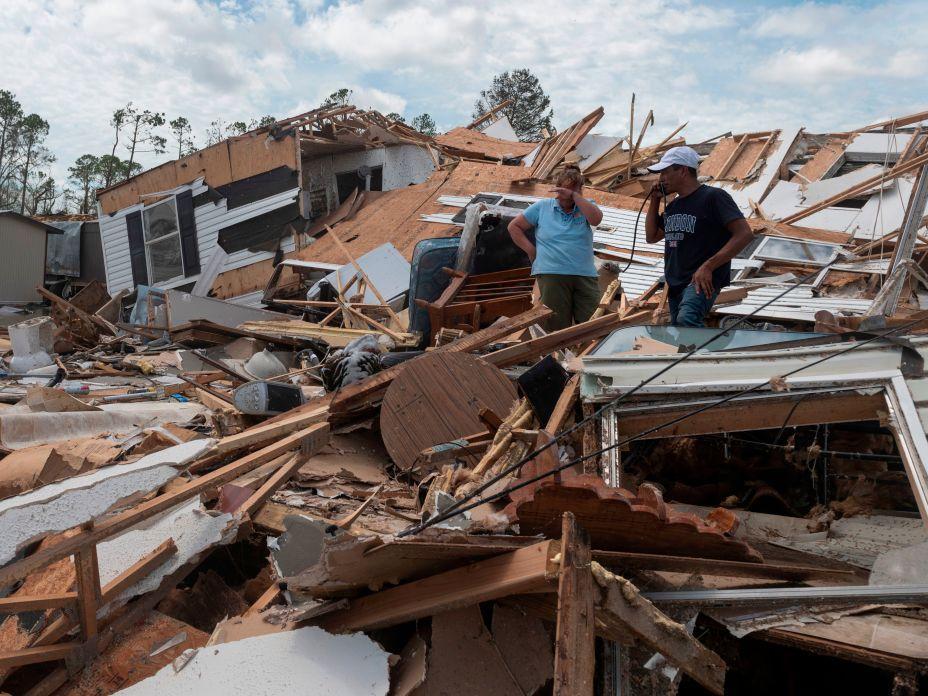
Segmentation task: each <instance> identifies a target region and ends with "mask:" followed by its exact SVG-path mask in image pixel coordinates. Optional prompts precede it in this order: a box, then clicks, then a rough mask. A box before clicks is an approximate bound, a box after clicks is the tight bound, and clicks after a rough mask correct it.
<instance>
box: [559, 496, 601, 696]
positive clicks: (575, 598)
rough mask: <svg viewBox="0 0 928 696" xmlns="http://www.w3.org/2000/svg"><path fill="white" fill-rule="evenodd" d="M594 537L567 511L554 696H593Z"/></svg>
mask: <svg viewBox="0 0 928 696" xmlns="http://www.w3.org/2000/svg"><path fill="white" fill-rule="evenodd" d="M590 561H591V558H590V538H589V536H588V535H587V534H586V532H584V531H583V529H581V528H580V526H579V525H578V524H577V520H576V518H575V517H574V515H573V513H571V512H565V513H564V518H563V524H562V527H561V569H560V574H559V575H560V577H559V578H558V586H557V627H556V632H555V648H554V696H593V673H594V671H595V669H594V668H595V655H596V646H595V639H596V634H595V626H594V616H595V613H594V609H593V574H592V573H591V572H590Z"/></svg>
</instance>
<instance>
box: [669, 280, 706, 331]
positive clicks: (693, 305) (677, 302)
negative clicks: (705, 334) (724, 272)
mask: <svg viewBox="0 0 928 696" xmlns="http://www.w3.org/2000/svg"><path fill="white" fill-rule="evenodd" d="M718 296H719V291H718V290H716V291H715V292H714V293H713V294H712V297H706V296H705V295H704V294H702V293H700V292H697V291H696V286H695V285H687V286H686V287H684V288H683V289H682V290H679V289H676V288H672V289H671V290H670V296H669V297H668V298H667V301H668V304H669V305H670V323H671V324H673V325H674V326H705V325H706V315H707V314H708V313H709V310H710V309H712V304H713V303H714V302H715V298H716V297H718Z"/></svg>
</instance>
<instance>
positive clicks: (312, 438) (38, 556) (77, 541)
mask: <svg viewBox="0 0 928 696" xmlns="http://www.w3.org/2000/svg"><path fill="white" fill-rule="evenodd" d="M328 433H329V425H328V423H317V424H315V425H311V426H310V427H308V428H306V429H304V430H300V431H298V432H296V433H293V434H292V435H289V436H288V437H285V438H283V439H281V440H279V441H277V442H274V443H272V444H270V445H268V446H266V447H264V448H262V449H260V450H258V451H256V452H252V453H251V454H248V455H246V456H244V457H242V458H241V459H238V460H236V461H234V462H230V463H229V464H226V465H225V466H223V467H220V468H219V469H216V470H215V471H213V472H210V473H208V474H205V475H204V476H201V477H199V478H197V479H194V480H192V481H190V482H189V483H187V484H185V485H183V486H181V487H180V488H177V489H175V490H173V491H171V492H169V493H165V494H163V495H159V496H157V497H155V498H152V499H151V500H148V501H146V502H144V503H141V504H140V505H136V506H135V507H132V508H129V509H128V510H124V511H123V512H121V513H118V514H116V515H113V516H112V517H109V518H107V519H106V520H104V521H103V522H101V523H100V524H98V525H96V527H94V529H93V530H92V531H88V532H83V533H81V534H77V535H75V536H73V537H69V538H67V539H64V540H62V541H60V542H59V543H57V544H55V545H53V546H49V547H48V548H46V549H43V550H41V551H38V552H37V553H34V554H32V555H31V556H27V557H26V558H24V559H22V560H20V561H17V562H15V563H11V564H9V565H7V566H5V567H3V568H0V585H3V584H8V583H12V582H15V581H16V580H21V579H23V578H25V577H26V576H27V575H29V573H32V572H34V571H36V570H38V569H40V568H44V567H46V566H47V565H49V564H51V563H54V562H55V561H57V560H60V559H62V558H65V557H67V556H70V555H71V554H73V553H75V552H77V551H78V550H79V549H80V548H82V547H83V546H85V545H86V544H96V543H99V542H101V541H103V540H104V539H108V538H110V537H112V536H115V535H116V534H118V533H120V532H122V531H125V530H126V529H129V528H130V527H134V526H135V525H136V524H138V523H139V522H142V521H144V520H146V519H148V518H150V517H153V516H154V515H157V514H158V513H159V512H164V511H165V510H169V509H170V508H172V507H174V506H175V505H178V504H180V503H182V502H184V501H185V500H189V499H190V498H193V497H194V496H196V495H199V494H200V493H203V492H204V491H206V490H209V489H210V488H216V487H217V486H221V485H223V484H225V483H228V482H230V481H233V480H235V479H236V478H238V477H239V476H242V475H243V474H247V473H248V472H249V471H251V470H252V469H255V468H257V467H259V466H261V465H262V464H265V463H267V462H269V461H270V460H272V459H274V458H275V457H278V456H280V455H281V454H283V453H285V452H289V451H291V450H294V449H296V448H297V447H300V446H301V445H302V444H303V443H304V442H307V443H309V447H310V450H311V451H313V450H318V449H319V448H321V447H322V446H323V444H324V443H325V442H327V441H328Z"/></svg>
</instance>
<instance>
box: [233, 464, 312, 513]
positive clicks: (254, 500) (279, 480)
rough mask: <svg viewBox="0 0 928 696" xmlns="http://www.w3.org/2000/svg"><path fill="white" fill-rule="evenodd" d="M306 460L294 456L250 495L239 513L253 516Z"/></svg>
mask: <svg viewBox="0 0 928 696" xmlns="http://www.w3.org/2000/svg"><path fill="white" fill-rule="evenodd" d="M307 459H308V457H306V456H304V455H302V454H294V455H293V456H292V457H291V458H290V460H289V461H288V462H286V463H285V464H283V465H282V466H281V467H280V468H279V469H278V470H277V471H275V472H274V473H273V474H271V476H270V477H269V478H268V480H267V481H265V482H264V485H262V486H261V487H260V488H259V489H258V490H256V491H255V492H254V493H252V495H251V496H250V497H249V498H248V500H246V501H245V502H244V503H243V504H242V507H241V508H239V512H241V513H243V514H246V515H252V514H254V513H255V512H256V511H257V510H258V508H260V507H261V506H262V505H264V503H266V502H267V499H268V498H270V497H271V496H272V495H274V493H275V492H276V491H277V489H278V488H280V487H281V486H282V485H284V484H285V483H286V482H287V481H289V480H290V479H291V478H293V475H294V474H295V473H296V472H297V471H298V470H299V468H300V467H301V466H303V464H305V463H306V460H307Z"/></svg>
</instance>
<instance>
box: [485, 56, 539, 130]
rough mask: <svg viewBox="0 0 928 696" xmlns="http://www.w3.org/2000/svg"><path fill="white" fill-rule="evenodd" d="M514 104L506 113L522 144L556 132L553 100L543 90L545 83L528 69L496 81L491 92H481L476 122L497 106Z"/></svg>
mask: <svg viewBox="0 0 928 696" xmlns="http://www.w3.org/2000/svg"><path fill="white" fill-rule="evenodd" d="M507 99H511V100H512V104H510V105H509V106H507V107H505V108H504V109H503V110H502V113H504V114H505V115H506V118H508V119H509V123H510V124H512V129H513V130H514V131H515V132H516V135H517V136H519V140H522V141H523V142H525V141H534V140H540V139H541V138H542V130H548V131H549V132H553V130H554V127H553V125H552V123H551V119H552V118H554V111H553V110H552V109H551V99H550V97H548V95H547V94H545V91H544V90H543V89H542V88H541V83H540V82H539V81H538V78H537V77H535V76H534V75H533V74H532V73H531V71H530V70H528V68H518V69H517V70H512V71H506V72H504V73H502V74H501V75H497V76H496V77H494V78H493V84H492V86H491V87H490V88H489V89H485V90H483V91H481V92H480V98H479V99H477V101H476V102H475V103H474V114H473V118H475V119H476V118H478V117H479V116H481V115H482V114H485V113H486V112H487V111H489V110H490V109H492V108H493V107H494V106H496V105H497V104H499V103H501V102H504V101H506V100H507Z"/></svg>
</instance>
